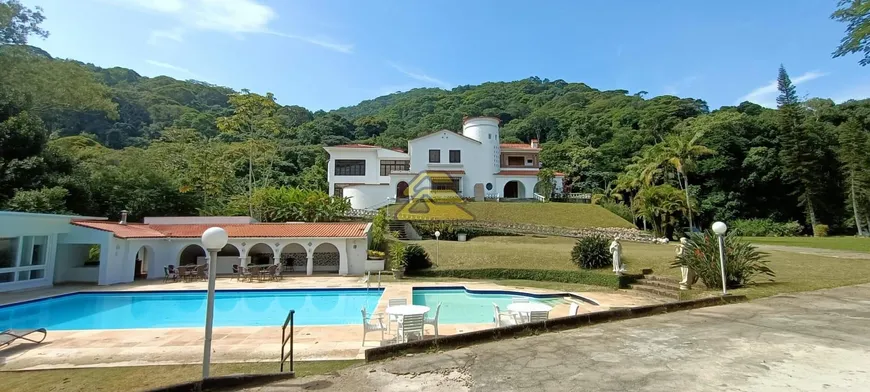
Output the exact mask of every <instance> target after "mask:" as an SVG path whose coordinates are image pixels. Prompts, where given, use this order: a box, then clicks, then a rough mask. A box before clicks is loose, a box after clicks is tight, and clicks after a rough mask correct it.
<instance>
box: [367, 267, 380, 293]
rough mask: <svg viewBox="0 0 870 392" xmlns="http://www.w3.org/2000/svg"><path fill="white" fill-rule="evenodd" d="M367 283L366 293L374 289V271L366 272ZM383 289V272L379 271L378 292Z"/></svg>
mask: <svg viewBox="0 0 870 392" xmlns="http://www.w3.org/2000/svg"><path fill="white" fill-rule="evenodd" d="M363 280H365V282H366V291H368V289H370V288H371V287H372V271H366V277H365V278H364V279H363ZM380 289H381V271H378V290H380Z"/></svg>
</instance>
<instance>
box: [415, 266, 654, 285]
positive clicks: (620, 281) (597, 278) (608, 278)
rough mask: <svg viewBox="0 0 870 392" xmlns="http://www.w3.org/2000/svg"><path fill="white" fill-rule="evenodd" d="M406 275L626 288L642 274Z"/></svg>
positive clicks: (501, 271) (496, 271)
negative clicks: (534, 281)
mask: <svg viewBox="0 0 870 392" xmlns="http://www.w3.org/2000/svg"><path fill="white" fill-rule="evenodd" d="M408 276H419V277H433V278H460V279H482V280H537V281H546V282H560V283H580V284H589V285H595V286H604V287H610V288H613V289H619V288H628V287H629V285H630V284H631V283H634V282H635V281H636V280H637V279H638V278H640V277H641V276H643V275H622V276H617V275H616V274H612V273H604V272H593V271H584V270H578V271H559V270H537V269H507V268H481V269H428V270H421V271H414V272H413V273H408Z"/></svg>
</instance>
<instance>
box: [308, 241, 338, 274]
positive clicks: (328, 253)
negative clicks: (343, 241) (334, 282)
mask: <svg viewBox="0 0 870 392" xmlns="http://www.w3.org/2000/svg"><path fill="white" fill-rule="evenodd" d="M340 264H341V255H340V254H339V253H338V248H336V247H335V245H333V244H330V243H328V242H324V243H322V244H320V245H317V247H316V248H314V272H334V273H338V269H339V266H340Z"/></svg>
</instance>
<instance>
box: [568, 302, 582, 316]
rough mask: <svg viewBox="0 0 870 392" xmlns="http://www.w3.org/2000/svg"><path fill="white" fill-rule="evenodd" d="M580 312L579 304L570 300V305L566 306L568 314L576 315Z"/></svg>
mask: <svg viewBox="0 0 870 392" xmlns="http://www.w3.org/2000/svg"><path fill="white" fill-rule="evenodd" d="M578 314H580V305H579V304H578V303H576V302H571V306H570V307H569V308H568V315H569V316H576V315H578Z"/></svg>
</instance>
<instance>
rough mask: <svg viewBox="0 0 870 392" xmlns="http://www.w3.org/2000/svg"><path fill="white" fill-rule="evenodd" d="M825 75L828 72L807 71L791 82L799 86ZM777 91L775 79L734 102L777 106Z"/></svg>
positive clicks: (770, 106)
mask: <svg viewBox="0 0 870 392" xmlns="http://www.w3.org/2000/svg"><path fill="white" fill-rule="evenodd" d="M825 75H827V73H825V72H819V71H810V72H805V73H804V74H803V75H801V76H798V77H796V78H792V80H791V83H792V84H794V85H795V86H797V85H799V84H802V83H804V82H809V81H811V80H814V79H818V78H820V77H822V76H825ZM777 92H778V90H777V85H776V80H774V81H771V82H770V83H768V84H765V85H764V86H761V87H759V88H756V89H755V90H752V91H750V92H749V94H746V95H744V96H742V97H740V98H739V99H738V100H737V101H736V102H735V103H734V104H735V105H738V104H740V103H741V102H743V101H750V102H755V103H757V104H759V105H761V106H765V107H769V108H774V107H776V93H777Z"/></svg>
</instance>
